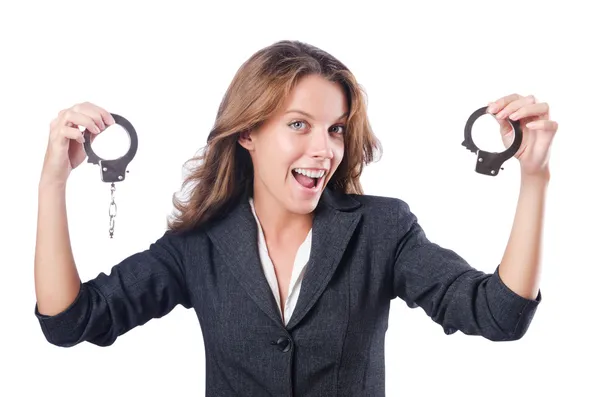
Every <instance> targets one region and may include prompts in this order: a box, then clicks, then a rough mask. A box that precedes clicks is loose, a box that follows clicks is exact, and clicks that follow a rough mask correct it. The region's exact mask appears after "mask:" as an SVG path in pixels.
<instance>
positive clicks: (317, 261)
mask: <svg viewBox="0 0 600 397" xmlns="http://www.w3.org/2000/svg"><path fill="white" fill-rule="evenodd" d="M359 207H360V203H359V202H358V200H356V199H354V198H353V197H352V196H350V195H346V194H343V193H339V192H335V191H333V190H331V189H330V188H329V187H328V188H326V189H325V191H324V192H323V194H322V196H321V199H320V200H319V203H318V205H317V208H316V209H315V216H314V220H313V230H312V233H313V239H312V246H311V252H310V258H309V261H308V265H307V269H306V273H305V275H304V279H303V281H302V288H301V290H300V296H299V297H298V303H297V304H296V308H295V309H294V313H293V315H292V318H291V319H290V321H289V323H288V325H287V327H286V328H287V329H292V328H293V327H295V326H296V325H297V324H298V323H299V322H300V321H301V320H302V319H303V318H304V317H305V316H306V314H307V313H308V312H309V311H310V309H311V308H312V307H313V306H314V305H315V304H316V303H317V301H318V299H319V297H320V296H321V295H322V293H323V291H324V290H325V288H326V287H327V285H328V283H329V281H330V280H331V278H332V276H333V274H334V272H335V270H336V269H337V267H338V265H339V264H340V261H341V258H342V255H343V254H344V252H345V250H346V247H347V246H348V242H349V241H350V238H351V236H352V235H353V233H354V231H355V229H356V226H357V224H358V222H359V220H360V212H359V211H356V209H358V208H359ZM207 234H208V236H209V238H210V239H211V241H212V242H213V244H214V245H215V247H216V248H217V249H218V251H219V253H220V254H221V255H222V257H223V258H224V260H225V263H226V264H227V266H229V268H230V270H231V272H232V273H233V275H234V277H235V278H236V279H237V281H238V282H239V283H240V285H241V286H242V287H243V288H244V289H245V290H246V292H247V293H248V295H249V297H250V298H251V299H252V300H253V301H254V302H255V303H256V304H257V305H258V306H259V307H260V309H261V310H262V311H263V312H264V313H265V314H266V315H267V316H269V317H270V318H271V319H272V320H273V321H275V322H277V323H278V324H279V325H281V326H283V320H282V318H281V316H280V314H279V308H278V307H277V302H276V300H275V297H274V296H273V293H272V292H271V289H270V287H269V284H268V282H267V279H266V277H265V275H264V273H263V271H262V267H261V264H260V257H259V254H258V227H257V225H256V221H255V219H254V216H253V215H252V210H251V208H250V204H249V202H248V196H247V195H242V196H241V198H240V201H239V202H238V203H237V205H236V206H234V207H233V208H232V210H231V211H230V212H229V214H227V215H226V216H225V217H224V218H223V219H221V220H220V221H218V222H216V223H214V224H213V225H211V227H210V228H208V230H207Z"/></svg>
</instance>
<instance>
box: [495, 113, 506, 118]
mask: <svg viewBox="0 0 600 397" xmlns="http://www.w3.org/2000/svg"><path fill="white" fill-rule="evenodd" d="M504 117H506V113H505V112H504V111H502V112H500V113H498V114H497V115H496V118H497V119H503V118H504Z"/></svg>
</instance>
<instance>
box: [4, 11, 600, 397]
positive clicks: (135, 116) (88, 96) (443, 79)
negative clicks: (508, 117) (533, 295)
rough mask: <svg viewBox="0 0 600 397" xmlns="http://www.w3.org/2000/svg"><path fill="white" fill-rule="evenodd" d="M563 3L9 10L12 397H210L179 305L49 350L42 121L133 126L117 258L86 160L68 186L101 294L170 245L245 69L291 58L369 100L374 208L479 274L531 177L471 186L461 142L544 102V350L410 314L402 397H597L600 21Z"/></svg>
mask: <svg viewBox="0 0 600 397" xmlns="http://www.w3.org/2000/svg"><path fill="white" fill-rule="evenodd" d="M549 3H550V2H546V1H544V2H542V1H535V2H533V1H522V2H521V1H519V2H517V1H496V2H482V1H478V2H475V1H472V2H466V1H451V2H442V1H439V2H432V1H421V2H414V1H411V2H398V3H397V4H396V5H393V6H391V5H383V4H384V3H380V2H377V1H368V2H360V3H352V2H348V1H344V2H333V1H318V2H310V1H302V2H293V3H285V4H284V2H265V1H251V2H241V1H240V2H239V3H235V2H225V1H224V2H214V3H210V5H202V6H200V5H199V4H200V2H183V1H171V2H169V3H168V4H169V5H166V4H167V2H160V4H162V5H160V6H159V5H157V4H159V2H144V3H142V2H141V1H140V2H139V3H138V2H133V1H130V2H125V1H119V2H116V1H106V0H105V1H102V2H88V1H78V2H75V1H72V2H65V1H62V2H57V1H54V2H42V1H38V2H31V1H19V2H8V1H6V2H3V3H2V5H1V6H0V43H1V46H0V54H1V59H2V60H1V61H0V71H1V73H0V116H1V124H0V129H1V137H0V154H1V155H0V161H1V167H0V183H1V184H0V186H1V191H2V194H1V195H0V200H1V203H2V206H1V207H0V211H1V214H0V219H1V225H2V227H1V228H0V234H1V237H2V238H1V239H0V244H1V245H2V246H1V258H2V262H1V268H2V273H1V276H0V277H1V278H0V305H1V314H2V315H1V317H0V333H1V337H0V363H2V369H1V372H0V395H2V396H25V395H44V396H63V397H66V396H80V395H86V396H106V395H111V396H133V395H139V396H159V395H185V396H191V395H197V396H200V395H204V384H205V383H204V370H205V368H204V348H203V340H202V334H201V330H200V327H199V325H198V322H197V319H196V317H195V314H194V312H193V310H189V311H186V310H184V309H183V308H181V307H178V308H176V309H175V310H174V311H173V312H171V313H170V314H169V315H168V316H166V317H164V318H162V319H160V320H154V321H151V322H149V323H148V324H146V325H145V326H143V327H138V328H136V329H134V330H132V331H130V332H129V333H128V334H126V335H124V336H122V337H121V338H119V339H118V340H117V342H116V343H115V344H114V345H113V346H111V347H109V348H98V347H96V346H93V345H90V344H81V345H78V346H76V347H74V348H70V349H63V348H58V347H55V346H52V345H50V344H49V343H48V342H46V340H45V339H44V337H43V335H42V332H41V329H40V327H39V325H38V323H37V320H36V319H35V317H34V315H33V309H34V304H35V293H34V283H33V257H34V246H35V231H36V212H37V183H38V180H39V172H40V169H41V164H42V160H43V157H44V151H45V148H46V142H47V134H48V124H49V122H50V121H51V120H52V118H54V117H55V116H56V114H57V113H58V112H59V111H60V110H61V109H63V108H66V107H69V106H72V105H73V104H75V103H77V102H81V101H90V102H93V103H96V104H98V105H100V106H103V107H105V108H106V109H108V110H109V111H111V112H114V113H118V114H122V115H124V116H125V117H127V118H128V119H129V120H130V121H131V122H132V123H133V124H134V126H135V128H136V129H137V131H138V134H139V139H140V143H139V151H138V153H137V155H136V157H135V159H134V161H133V162H132V164H131V165H130V167H129V169H130V173H129V174H128V176H127V180H126V181H125V182H123V183H121V184H118V185H117V191H116V200H117V203H118V216H117V221H116V230H115V238H114V239H112V240H111V239H109V238H108V231H107V228H108V204H109V186H108V185H107V184H103V183H101V182H100V174H99V169H98V167H97V166H93V165H91V164H87V163H84V164H83V165H82V166H81V167H80V168H78V169H76V170H75V172H74V173H73V174H72V176H71V178H70V182H69V186H68V191H67V194H68V197H67V200H68V215H69V226H70V232H71V236H72V245H73V250H74V255H75V258H76V262H77V265H78V269H79V272H80V276H81V277H82V279H84V280H87V279H89V278H92V277H95V276H96V275H97V274H98V273H99V272H101V271H103V272H107V271H109V270H110V267H111V266H113V265H114V264H115V263H117V262H118V261H120V260H121V259H123V258H124V257H126V256H129V255H131V254H132V253H134V252H137V251H140V250H143V249H145V248H146V247H147V246H148V245H149V244H150V243H151V242H152V241H154V240H155V239H156V238H157V237H159V236H160V235H161V234H162V232H163V231H164V228H165V220H166V216H167V215H168V214H169V213H170V211H171V195H172V194H173V193H174V192H176V191H177V190H178V188H179V187H180V183H181V178H182V175H183V174H182V172H183V169H182V165H183V162H184V161H185V160H187V159H188V158H189V157H191V156H193V155H194V154H195V153H196V151H197V150H198V149H200V148H201V147H202V145H203V144H204V143H205V140H206V136H207V134H208V131H209V129H210V127H211V126H212V122H213V121H214V117H215V114H216V110H217V106H218V104H219V102H220V100H221V97H222V95H223V93H224V92H225V89H226V88H227V86H228V84H229V82H230V80H231V78H232V77H233V75H234V73H235V71H236V70H237V68H238V67H239V66H240V65H241V63H242V62H243V61H245V60H246V59H247V58H248V57H249V56H250V55H251V54H252V53H254V52H255V51H257V50H258V49H260V48H262V47H264V46H267V45H269V44H272V43H273V42H275V41H277V40H280V39H298V40H302V41H306V42H309V43H311V44H314V45H317V46H319V47H321V48H323V49H325V50H327V51H329V52H331V53H332V54H334V55H335V56H337V57H338V58H339V59H341V60H342V62H344V63H346V64H347V66H349V67H350V69H351V70H353V71H354V73H355V74H356V76H357V78H358V80H359V82H360V83H361V84H362V85H363V86H364V88H365V90H366V92H367V94H368V96H369V113H370V117H371V122H372V124H373V127H374V130H375V132H376V134H377V135H378V137H379V138H380V139H381V141H382V143H383V146H384V154H383V157H382V160H381V161H380V162H378V163H376V164H374V165H372V166H370V167H368V168H367V169H366V171H365V173H364V177H363V183H364V186H365V189H366V192H367V193H369V194H376V195H390V196H396V197H400V198H402V199H403V200H405V201H407V202H408V203H409V204H410V205H411V208H412V209H413V211H414V212H415V213H416V214H417V216H418V217H419V219H420V221H421V223H422V225H423V226H424V228H425V230H426V231H427V233H428V235H429V237H430V238H431V239H432V240H434V241H436V242H438V243H439V244H441V245H444V246H447V247H450V248H452V249H454V250H456V251H457V252H459V253H460V254H461V255H462V256H464V257H465V258H466V259H467V260H468V261H469V262H471V263H472V264H473V265H474V266H475V267H478V268H480V269H482V270H485V271H490V272H491V271H493V269H494V268H495V266H496V265H497V264H498V263H499V261H500V259H501V256H502V254H503V251H504V248H505V244H506V241H507V238H508V235H509V231H510V227H511V223H512V219H513V214H514V211H515V205H516V200H517V196H518V187H519V169H518V163H517V161H516V160H515V159H511V160H509V161H508V162H507V163H506V164H505V170H504V171H501V173H500V175H498V176H497V177H488V176H483V175H479V174H476V173H475V172H474V166H475V155H474V154H472V153H471V152H469V151H467V150H466V149H465V148H463V147H462V146H461V145H460V143H461V141H462V139H463V128H464V125H465V122H466V120H467V118H468V116H469V115H470V114H471V112H473V111H474V110H475V109H477V108H479V107H480V106H485V105H487V103H488V102H489V101H491V100H494V99H497V98H499V97H501V96H504V95H507V94H511V93H513V92H517V93H520V94H523V95H527V94H534V95H536V97H537V98H539V99H540V100H542V101H547V102H548V103H549V104H550V106H551V117H552V118H553V119H555V120H557V121H558V122H559V124H560V127H559V132H558V135H557V136H556V139H555V142H554V146H553V149H552V150H553V151H552V169H551V170H552V180H551V183H550V187H549V190H548V202H547V211H546V214H547V215H546V222H545V240H544V241H545V243H544V250H543V254H544V272H543V278H542V294H543V302H542V304H541V305H540V307H539V309H538V312H537V315H536V317H535V318H534V321H533V323H532V324H531V327H530V329H529V332H528V333H527V335H526V336H525V337H524V338H523V339H522V340H520V341H518V342H513V343H492V342H489V341H487V340H484V339H482V338H477V337H467V336H464V335H463V334H460V333H457V334H455V335H453V336H446V335H445V334H444V333H443V332H442V329H441V328H440V327H439V326H438V325H436V324H435V323H433V322H432V321H431V320H430V319H429V318H427V317H426V316H425V315H424V313H423V311H422V310H421V309H415V310H410V309H408V308H407V307H406V306H405V305H404V304H403V302H402V301H400V300H396V301H394V302H393V305H392V310H391V313H390V326H389V331H388V334H387V339H386V340H387V350H386V364H387V392H388V395H389V396H421V395H430V394H431V395H445V396H463V397H464V396H480V395H484V396H507V395H510V396H530V395H540V396H545V395H549V394H550V393H552V392H558V393H559V394H560V395H565V396H566V395H570V396H592V395H595V396H598V395H600V392H599V386H598V380H597V379H596V378H597V376H598V371H599V369H600V365H599V363H598V355H599V353H600V351H599V350H600V349H599V342H598V336H597V334H598V313H599V308H598V298H597V296H598V295H597V289H598V281H597V280H598V278H599V277H600V270H599V265H600V260H599V259H598V247H599V246H600V243H599V241H598V237H599V235H600V233H599V232H598V229H597V226H598V222H599V221H600V214H599V212H600V211H599V210H598V207H597V206H598V203H599V202H600V195H599V193H598V182H597V181H598V176H597V171H598V160H597V159H598V144H599V143H600V139H599V137H598V135H599V128H598V125H599V121H598V110H597V109H598V103H599V101H598V89H599V88H600V83H599V78H598V73H599V70H600V62H599V61H598V40H599V38H600V27H599V26H600V25H598V20H597V18H596V17H597V15H598V12H597V11H594V10H592V8H591V6H587V5H586V4H593V2H589V3H584V2H579V1H568V2H560V3H558V2H557V3H556V4H561V5H560V6H557V5H550V4H549ZM390 4H391V2H390ZM486 119H487V120H486ZM494 123H495V121H493V120H492V119H491V116H485V117H482V118H480V119H479V121H478V122H477V123H476V124H475V131H474V136H475V139H476V142H477V143H478V144H480V146H481V147H482V148H483V149H495V150H503V148H501V147H500V146H499V145H500V140H499V138H498V137H497V135H495V134H496V133H497V129H496V126H495V124H494ZM106 134H107V135H106V137H108V132H107V133H106ZM106 139H108V138H106ZM98 142H99V143H100V140H99V141H98ZM103 143H104V149H106V142H103ZM486 145H487V146H486ZM99 150H100V149H99ZM118 154H120V153H118Z"/></svg>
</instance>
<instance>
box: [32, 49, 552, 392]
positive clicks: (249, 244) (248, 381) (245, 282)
mask: <svg viewBox="0 0 600 397" xmlns="http://www.w3.org/2000/svg"><path fill="white" fill-rule="evenodd" d="M535 102H536V101H535V99H534V98H533V97H527V98H523V97H520V96H516V95H514V96H508V97H504V98H502V99H500V100H498V101H496V102H494V103H493V104H492V105H491V106H490V108H489V110H490V112H494V114H496V112H499V111H500V112H503V113H502V114H500V116H496V117H497V118H499V119H502V118H503V117H511V119H513V118H514V119H522V121H521V122H522V123H523V124H524V125H523V127H524V129H523V131H524V133H523V137H524V138H523V139H524V142H525V147H526V150H524V151H523V152H522V153H521V154H520V156H519V161H521V162H522V163H521V164H522V165H523V168H522V178H523V185H522V186H523V187H522V191H521V195H520V197H519V204H518V206H517V213H516V216H515V223H514V226H513V229H512V232H511V238H510V239H509V244H508V246H507V249H506V253H505V256H504V258H503V259H502V262H501V263H500V265H499V266H498V268H497V270H496V271H494V272H493V273H491V274H488V273H484V272H482V271H480V270H477V269H475V268H474V267H472V266H471V265H470V264H469V263H467V262H466V261H465V260H464V259H463V258H462V257H460V256H459V255H458V254H457V253H456V252H454V251H452V250H450V249H447V248H444V247H441V246H440V245H438V244H435V243H433V242H431V241H430V240H429V239H428V238H427V236H426V234H425V232H424V230H423V229H422V228H421V226H420V224H419V222H418V221H417V217H416V215H415V214H413V213H412V212H411V210H410V207H409V205H408V204H407V203H406V202H404V201H402V200H401V199H399V198H391V197H378V196H374V195H366V194H363V191H362V187H361V183H360V176H361V172H362V169H363V167H364V166H365V165H366V164H368V163H370V162H371V161H373V160H374V157H375V153H376V152H377V151H378V150H379V143H378V141H377V139H376V138H375V136H374V134H373V132H372V131H371V128H370V125H369V121H368V118H367V112H366V107H365V101H364V98H363V96H362V92H361V91H360V89H359V86H358V84H357V82H356V80H355V78H354V76H353V75H352V73H351V72H350V71H349V70H348V69H347V68H346V67H345V66H344V65H343V64H342V63H341V62H340V61H339V60H337V59H336V58H335V57H333V56H332V55H330V54H328V53H326V52H324V51H323V50H320V49H318V48H316V47H314V46H311V45H308V44H304V43H300V42H294V41H281V42H277V43H275V44H273V45H271V46H269V47H267V48H264V49H262V50H260V51H258V52H257V53H256V54H254V55H253V56H252V57H251V58H250V59H249V60H248V61H247V62H246V63H245V64H244V65H242V67H241V68H240V69H239V70H238V72H237V73H236V75H235V76H234V78H233V81H232V83H231V85H230V86H229V88H228V90H227V92H226V94H225V96H224V98H223V100H222V102H221V106H220V107H219V110H218V113H217V117H216V121H215V124H214V126H213V128H212V130H211V131H210V134H209V136H208V141H207V145H206V147H204V148H203V151H202V153H201V155H200V156H198V158H193V159H192V162H194V163H196V164H197V165H195V166H194V168H193V169H192V172H191V173H190V174H189V175H188V177H187V178H186V180H185V181H184V184H183V185H184V187H185V186H186V185H189V186H192V190H191V195H190V196H189V197H188V198H187V199H185V200H179V199H178V198H177V197H176V196H175V197H174V204H175V209H176V213H175V214H174V215H175V216H174V218H173V219H171V222H170V223H169V229H168V230H167V231H166V232H165V233H164V234H163V235H162V236H161V237H160V238H158V239H157V240H156V242H155V243H153V244H151V245H150V247H149V248H148V249H147V250H144V251H142V252H137V253H134V254H132V255H131V256H129V257H128V258H125V259H124V260H123V261H121V262H120V263H118V264H117V265H115V266H114V267H113V268H112V270H111V273H110V275H106V274H104V273H101V274H99V275H98V276H97V277H96V278H94V279H91V280H88V281H86V282H81V281H80V279H79V276H78V273H77V269H76V267H75V263H74V259H73V253H72V251H71V245H70V240H69V233H68V229H67V224H68V222H67V218H66V207H65V189H64V187H65V183H66V178H67V176H68V175H69V172H70V171H71V169H72V168H75V167H76V166H78V165H79V164H80V163H81V162H82V161H83V159H84V155H83V152H82V149H81V143H80V142H81V133H80V131H79V129H77V128H75V126H76V125H83V126H85V127H86V128H87V129H88V130H89V131H91V132H92V133H94V134H99V133H101V131H102V130H105V128H106V126H107V125H112V124H114V119H112V117H111V115H110V113H108V112H107V111H106V110H104V109H102V108H100V107H98V106H96V105H93V104H90V103H85V104H80V105H76V106H74V107H73V108H72V109H68V110H66V111H64V112H61V113H60V115H59V117H57V118H56V119H55V120H54V121H53V122H52V124H51V125H52V128H51V132H50V134H51V139H50V140H49V147H48V150H47V154H46V159H45V164H44V169H43V172H42V179H41V181H40V197H43V200H42V199H41V200H40V201H39V215H38V233H37V242H36V256H35V280H36V294H37V299H38V301H37V304H36V307H35V314H36V316H37V318H38V319H39V322H40V325H41V328H42V330H43V332H44V335H45V336H46V338H47V340H48V341H49V342H51V343H53V344H55V345H58V346H74V345H76V344H78V343H81V342H83V341H87V342H90V343H94V344H96V345H99V346H109V345H111V344H113V343H114V342H115V341H116V340H117V338H119V337H120V336H121V335H123V334H124V333H126V332H128V331H129V330H131V329H133V328H134V327H137V326H139V325H142V324H145V323H146V322H148V321H149V320H151V319H153V318H160V317H162V316H164V315H166V314H167V313H169V312H170V311H171V310H173V308H174V307H175V306H177V305H182V306H184V307H186V308H193V309H194V311H195V313H196V315H197V317H198V320H199V324H200V325H201V328H202V336H203V338H204V342H205V343H204V346H205V351H206V395H208V396H217V395H219V396H225V395H226V396H234V395H236V396H237V395H243V396H291V395H295V396H304V397H311V396H332V397H333V396H365V397H366V396H368V397H382V396H385V389H386V386H385V375H386V373H385V354H384V349H385V335H386V331H387V328H388V315H389V309H390V303H391V301H392V300H393V299H395V298H400V299H403V300H404V301H405V302H406V304H407V305H408V306H409V307H412V308H416V307H420V308H422V309H423V311H424V312H425V313H426V314H427V315H428V316H429V317H430V318H431V319H432V320H433V321H435V322H436V323H437V324H439V325H440V326H441V327H442V329H443V331H444V332H445V333H446V334H453V333H455V332H457V331H461V332H463V333H464V334H468V335H480V336H482V337H484V338H487V339H489V340H492V341H514V340H517V339H520V338H522V337H523V336H524V335H525V333H526V331H527V329H528V327H529V324H530V322H531V320H532V318H533V316H534V313H535V311H536V308H537V306H538V304H539V302H540V301H541V293H540V292H539V289H538V287H537V279H538V273H539V263H540V260H539V251H540V250H539V246H540V229H541V221H542V211H541V210H542V209H543V199H544V194H545V187H546V183H547V179H548V175H549V174H548V172H549V171H548V168H547V160H548V156H547V149H548V147H549V143H550V140H551V138H552V136H553V133H554V132H555V127H556V125H555V123H554V122H550V121H549V120H548V115H547V106H546V105H543V104H536V103H535ZM509 112H510V114H509ZM196 160H200V162H196Z"/></svg>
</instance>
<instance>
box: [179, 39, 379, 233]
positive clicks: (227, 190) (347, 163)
mask: <svg viewBox="0 0 600 397" xmlns="http://www.w3.org/2000/svg"><path fill="white" fill-rule="evenodd" d="M313 74H318V75H320V76H322V77H324V78H326V79H328V80H329V81H332V82H336V83H339V84H340V85H341V87H342V88H343V90H344V92H345V95H346V100H347V102H348V109H349V115H348V120H347V127H346V133H345V134H344V157H343V159H342V161H341V163H340V165H339V167H338V169H337V170H336V171H335V173H334V175H332V177H331V179H330V181H329V182H328V187H330V188H331V189H333V190H336V191H339V192H343V193H347V194H363V189H362V186H361V183H360V176H361V174H362V170H363V167H364V166H365V165H367V164H369V163H371V162H373V161H374V160H375V157H376V155H377V152H379V151H381V147H380V143H379V141H378V140H377V138H376V137H375V135H374V134H373V131H372V129H371V126H370V123H369V120H368V117H367V111H366V95H365V93H364V90H363V89H362V87H361V86H360V85H359V84H358V83H357V81H356V79H355V77H354V75H353V74H352V73H351V72H350V70H349V69H348V68H347V67H346V66H345V65H344V64H343V63H342V62H340V61H339V60H338V59H336V58H335V57H333V56H332V55H330V54H329V53H327V52H325V51H323V50H321V49H319V48H317V47H315V46H313V45H310V44H307V43H303V42H300V41H290V40H283V41H278V42H276V43H274V44H272V45H270V46H268V47H265V48H263V49H261V50H259V51H258V52H256V53H254V54H253V55H252V56H251V57H250V58H249V59H248V60H247V61H246V62H244V63H243V64H242V66H241V67H240V68H239V69H238V71H237V72H236V74H235V76H234V77H233V80H232V82H231V84H230V85H229V87H228V89H227V91H226V92H225V95H224V97H223V99H222V101H221V104H220V106H219V109H218V112H217V117H216V120H215V123H214V125H213V127H212V129H211V131H210V134H209V135H208V139H207V144H206V146H204V147H203V148H202V149H201V150H200V151H199V153H198V154H197V155H196V156H194V157H193V158H191V159H189V160H188V161H186V163H185V164H184V167H186V166H189V165H191V167H190V172H189V174H188V175H187V176H186V177H185V178H184V181H183V185H182V192H185V191H186V189H187V190H188V192H189V195H188V197H186V198H180V197H178V194H177V193H175V194H174V195H173V204H174V206H175V213H174V214H173V216H172V218H171V219H170V220H169V221H168V228H169V229H170V230H172V231H175V232H181V231H188V230H192V229H194V228H195V227H197V226H199V225H200V224H204V223H207V222H210V221H212V220H215V219H217V218H219V217H220V215H223V214H224V213H226V212H227V211H228V210H229V209H230V207H231V206H232V205H234V204H235V202H236V201H237V200H238V199H239V198H240V196H241V195H242V194H244V193H246V194H248V195H251V194H252V187H253V178H254V174H253V172H254V171H253V166H252V161H251V159H250V155H249V153H248V152H247V150H246V149H244V148H243V147H242V146H241V145H239V143H238V136H239V134H240V133H241V132H244V131H250V130H252V129H255V128H258V127H260V126H261V125H262V124H263V123H264V122H265V121H267V120H269V119H270V118H271V117H272V116H273V115H275V114H276V113H277V112H278V111H279V110H280V109H281V107H282V106H283V104H284V103H285V101H286V98H288V96H289V95H290V93H291V91H292V90H293V89H294V87H295V85H296V84H297V83H298V81H299V80H300V79H301V78H302V77H305V76H307V75H313Z"/></svg>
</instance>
